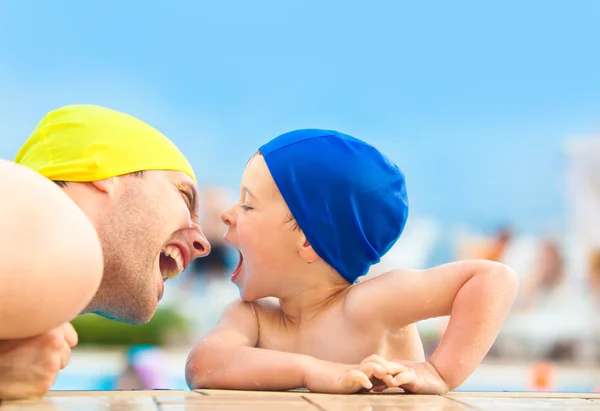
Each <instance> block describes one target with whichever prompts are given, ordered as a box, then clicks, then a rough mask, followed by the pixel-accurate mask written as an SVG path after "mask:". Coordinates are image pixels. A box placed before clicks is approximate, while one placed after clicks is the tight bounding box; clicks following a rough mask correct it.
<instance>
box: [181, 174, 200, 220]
mask: <svg viewBox="0 0 600 411" xmlns="http://www.w3.org/2000/svg"><path fill="white" fill-rule="evenodd" d="M179 187H180V188H179V189H180V190H181V191H182V192H183V194H185V196H186V197H187V198H188V200H189V204H190V205H189V208H190V213H191V214H192V215H195V214H196V213H198V190H196V187H195V186H194V185H193V184H190V183H188V182H187V181H184V182H182V183H180V184H179Z"/></svg>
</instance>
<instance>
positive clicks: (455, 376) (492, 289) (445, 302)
mask: <svg viewBox="0 0 600 411" xmlns="http://www.w3.org/2000/svg"><path fill="white" fill-rule="evenodd" d="M517 289H518V279H517V276H516V274H515V273H514V272H513V271H512V270H511V269H509V268H508V267H506V266H505V265H503V264H499V263H495V262H492V261H485V260H472V261H460V262H455V263H449V264H445V265H441V266H438V267H435V268H432V269H429V270H424V271H415V270H398V271H392V272H389V273H386V274H382V275H380V276H379V277H376V278H373V279H371V280H369V281H365V282H364V283H360V284H358V285H357V286H356V287H355V288H354V289H353V290H352V291H351V292H350V293H349V295H348V300H347V309H348V313H349V315H350V316H352V317H354V318H363V319H364V320H367V319H369V320H371V321H372V320H373V319H375V318H379V319H380V320H381V321H382V323H383V324H382V325H383V326H384V327H388V328H389V329H396V328H399V327H403V326H405V325H407V324H411V323H414V322H417V321H420V320H424V319H428V318H435V317H441V316H447V315H450V316H451V317H450V322H449V324H448V327H447V330H446V332H445V334H444V336H443V338H442V340H441V342H440V344H439V346H438V347H437V349H436V350H435V352H434V353H433V354H432V356H431V358H430V359H429V361H428V363H429V364H430V365H432V366H433V368H434V369H435V371H437V373H438V374H439V376H440V377H441V378H442V379H443V380H444V382H445V383H446V385H447V387H448V390H452V389H454V388H456V387H458V386H459V385H461V384H462V383H463V382H464V381H465V380H466V379H467V378H468V377H469V376H470V375H471V374H472V373H473V372H474V371H475V369H476V368H477V366H478V365H479V363H480V362H481V360H482V359H483V358H484V357H485V355H486V354H487V352H488V351H489V349H490V348H491V346H492V344H493V343H494V341H495V339H496V337H497V335H498V333H499V332H500V328H501V327H502V324H503V323H504V320H505V319H506V317H507V315H508V313H509V311H510V308H511V306H512V304H513V302H514V300H515V297H516V294H517ZM388 360H389V359H388Z"/></svg>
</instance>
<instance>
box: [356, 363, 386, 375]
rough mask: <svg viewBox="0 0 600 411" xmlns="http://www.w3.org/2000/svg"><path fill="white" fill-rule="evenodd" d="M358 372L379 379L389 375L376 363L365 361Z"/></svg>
mask: <svg viewBox="0 0 600 411" xmlns="http://www.w3.org/2000/svg"><path fill="white" fill-rule="evenodd" d="M358 370H359V371H361V372H363V373H364V374H366V375H367V377H369V378H371V377H372V376H375V377H377V378H379V376H382V375H386V374H389V373H388V372H387V371H386V370H385V369H384V368H383V367H382V366H381V365H379V364H378V363H375V362H365V361H363V362H362V363H360V365H359V366H358Z"/></svg>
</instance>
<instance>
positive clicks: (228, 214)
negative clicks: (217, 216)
mask: <svg viewBox="0 0 600 411" xmlns="http://www.w3.org/2000/svg"><path fill="white" fill-rule="evenodd" d="M234 218H235V213H234V212H233V207H230V208H228V209H227V210H225V212H224V213H223V214H222V215H221V221H223V224H225V225H226V226H230V225H231V224H232V223H233V220H234Z"/></svg>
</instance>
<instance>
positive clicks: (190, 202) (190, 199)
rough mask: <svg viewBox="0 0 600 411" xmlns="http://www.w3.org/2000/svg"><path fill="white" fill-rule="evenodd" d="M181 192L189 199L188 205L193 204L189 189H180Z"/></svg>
mask: <svg viewBox="0 0 600 411" xmlns="http://www.w3.org/2000/svg"><path fill="white" fill-rule="evenodd" d="M180 191H181V194H183V195H184V196H185V198H186V199H187V203H188V206H189V205H191V204H192V196H191V195H190V193H188V192H187V191H184V190H180Z"/></svg>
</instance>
